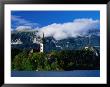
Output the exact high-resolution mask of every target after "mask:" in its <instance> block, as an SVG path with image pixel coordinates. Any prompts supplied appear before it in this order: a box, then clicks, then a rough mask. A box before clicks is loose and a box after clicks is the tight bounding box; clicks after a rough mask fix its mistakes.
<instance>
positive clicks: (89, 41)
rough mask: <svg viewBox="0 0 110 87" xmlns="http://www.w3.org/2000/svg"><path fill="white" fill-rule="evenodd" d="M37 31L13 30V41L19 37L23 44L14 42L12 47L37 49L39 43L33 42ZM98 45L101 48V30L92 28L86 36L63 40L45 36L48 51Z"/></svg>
mask: <svg viewBox="0 0 110 87" xmlns="http://www.w3.org/2000/svg"><path fill="white" fill-rule="evenodd" d="M35 33H36V31H35V30H34V31H33V30H32V31H30V30H29V31H12V33H11V42H15V41H16V40H17V39H19V40H20V41H21V42H22V44H12V45H11V47H12V48H17V49H32V48H34V49H37V48H39V44H37V43H33V42H34V39H35ZM88 45H91V46H96V47H98V48H97V49H100V48H99V47H100V34H99V30H98V29H96V30H91V31H89V32H88V33H87V34H86V35H85V36H78V37H68V38H65V39H62V40H55V39H54V38H53V37H45V38H44V49H45V51H46V52H49V51H52V50H57V51H59V50H77V49H81V48H84V47H85V46H88Z"/></svg>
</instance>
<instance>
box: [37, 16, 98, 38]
mask: <svg viewBox="0 0 110 87" xmlns="http://www.w3.org/2000/svg"><path fill="white" fill-rule="evenodd" d="M99 28H100V22H99V20H93V19H91V18H89V19H85V18H83V19H75V20H73V21H72V22H67V23H63V24H57V23H53V24H51V25H48V26H45V27H42V28H40V29H39V30H40V32H44V34H45V37H50V36H52V37H54V38H55V39H56V40H61V39H66V38H68V37H77V36H83V35H86V34H87V33H88V31H89V30H93V29H99Z"/></svg>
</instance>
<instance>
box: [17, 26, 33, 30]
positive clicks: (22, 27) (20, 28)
mask: <svg viewBox="0 0 110 87" xmlns="http://www.w3.org/2000/svg"><path fill="white" fill-rule="evenodd" d="M31 29H32V28H31V27H30V26H19V27H17V28H16V31H26V30H31Z"/></svg>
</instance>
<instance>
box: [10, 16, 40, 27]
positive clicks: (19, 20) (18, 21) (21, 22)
mask: <svg viewBox="0 0 110 87" xmlns="http://www.w3.org/2000/svg"><path fill="white" fill-rule="evenodd" d="M11 20H12V21H14V22H15V23H16V25H14V26H16V27H18V26H31V27H32V26H38V25H39V24H38V23H33V22H31V21H28V20H26V19H24V18H22V17H20V16H15V15H12V16H11Z"/></svg>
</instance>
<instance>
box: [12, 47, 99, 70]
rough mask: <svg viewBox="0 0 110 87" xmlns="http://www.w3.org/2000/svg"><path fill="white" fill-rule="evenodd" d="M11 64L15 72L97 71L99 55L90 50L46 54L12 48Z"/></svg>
mask: <svg viewBox="0 0 110 87" xmlns="http://www.w3.org/2000/svg"><path fill="white" fill-rule="evenodd" d="M96 52H97V53H98V55H96ZM11 62H12V63H11V69H12V70H15V71H69V70H99V69H100V54H99V52H98V50H95V51H94V50H93V49H91V48H88V49H84V48H83V49H80V50H61V51H55V50H53V51H51V52H48V53H45V52H43V53H42V52H36V51H33V52H31V51H29V50H18V49H15V48H13V49H11Z"/></svg>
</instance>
